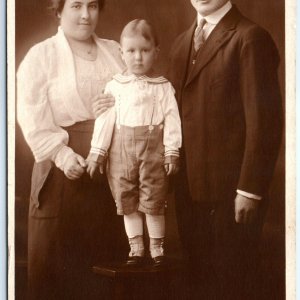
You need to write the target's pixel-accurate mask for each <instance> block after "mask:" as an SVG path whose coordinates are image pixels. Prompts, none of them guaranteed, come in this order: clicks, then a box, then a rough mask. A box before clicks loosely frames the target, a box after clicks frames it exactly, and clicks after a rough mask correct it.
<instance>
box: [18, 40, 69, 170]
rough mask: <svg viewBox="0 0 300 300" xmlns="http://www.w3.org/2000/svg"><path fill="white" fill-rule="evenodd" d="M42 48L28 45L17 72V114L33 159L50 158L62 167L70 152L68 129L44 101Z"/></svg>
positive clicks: (45, 75)
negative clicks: (26, 52) (56, 121)
mask: <svg viewBox="0 0 300 300" xmlns="http://www.w3.org/2000/svg"><path fill="white" fill-rule="evenodd" d="M48 60H49V58H47V55H46V53H45V49H44V48H42V47H41V46H40V45H37V46H34V47H33V48H31V49H30V50H29V52H28V54H27V55H26V57H25V58H24V60H23V61H22V63H21V65H20V67H19V70H18V72H17V118H18V122H19V124H20V126H21V129H22V132H23V134H24V137H25V140H26V142H27V143H28V145H29V147H30V149H31V151H32V153H33V155H34V158H35V161H36V162H41V161H45V160H52V161H54V162H55V164H56V165H57V167H59V168H60V169H63V165H64V162H65V161H66V159H67V158H68V157H69V155H71V154H72V153H73V150H72V149H71V148H69V147H67V144H68V139H69V136H68V133H67V132H66V131H65V130H63V129H62V128H61V127H59V126H57V125H56V124H55V121H54V117H53V114H52V110H51V107H50V104H49V101H48V88H47V87H48V84H47V83H48V80H49V78H48V74H47V70H48V66H47V61H48Z"/></svg>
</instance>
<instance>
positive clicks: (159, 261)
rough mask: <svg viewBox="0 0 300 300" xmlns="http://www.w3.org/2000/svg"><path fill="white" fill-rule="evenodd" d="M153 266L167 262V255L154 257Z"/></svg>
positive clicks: (159, 265)
mask: <svg viewBox="0 0 300 300" xmlns="http://www.w3.org/2000/svg"><path fill="white" fill-rule="evenodd" d="M152 259H153V266H154V267H161V266H163V265H165V264H166V257H165V256H156V257H153V258H152Z"/></svg>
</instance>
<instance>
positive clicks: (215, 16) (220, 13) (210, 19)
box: [197, 1, 232, 40]
mask: <svg viewBox="0 0 300 300" xmlns="http://www.w3.org/2000/svg"><path fill="white" fill-rule="evenodd" d="M231 8H232V4H231V2H230V1H228V2H227V3H226V4H225V5H223V6H222V7H221V8H219V9H218V10H216V11H215V12H213V13H211V14H210V15H207V16H205V17H204V16H202V15H201V14H200V13H198V14H197V24H199V22H200V20H201V19H205V20H206V22H207V23H206V24H205V25H204V27H203V30H204V39H205V40H206V39H207V38H208V37H209V35H210V34H211V32H212V31H213V30H214V28H215V27H216V26H217V24H218V23H219V22H220V21H221V19H222V18H223V17H224V16H225V15H226V14H227V13H228V12H229V11H230V9H231Z"/></svg>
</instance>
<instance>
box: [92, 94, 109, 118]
mask: <svg viewBox="0 0 300 300" xmlns="http://www.w3.org/2000/svg"><path fill="white" fill-rule="evenodd" d="M92 103H93V104H92V107H93V113H94V116H95V118H97V117H99V116H100V115H101V114H103V113H104V112H105V111H106V110H107V109H108V108H110V107H112V106H114V105H115V98H114V97H113V96H112V95H110V94H100V95H96V96H95V97H94V98H93V99H92Z"/></svg>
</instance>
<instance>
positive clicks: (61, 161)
mask: <svg viewBox="0 0 300 300" xmlns="http://www.w3.org/2000/svg"><path fill="white" fill-rule="evenodd" d="M73 153H74V151H73V150H72V149H71V148H70V147H68V146H65V145H64V146H63V147H61V148H60V149H59V150H58V151H57V153H56V155H55V157H54V159H53V161H54V163H55V165H56V166H57V167H58V168H59V169H61V170H62V171H64V166H65V163H66V161H67V159H68V158H69V157H70V156H71V155H72V154H73Z"/></svg>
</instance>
